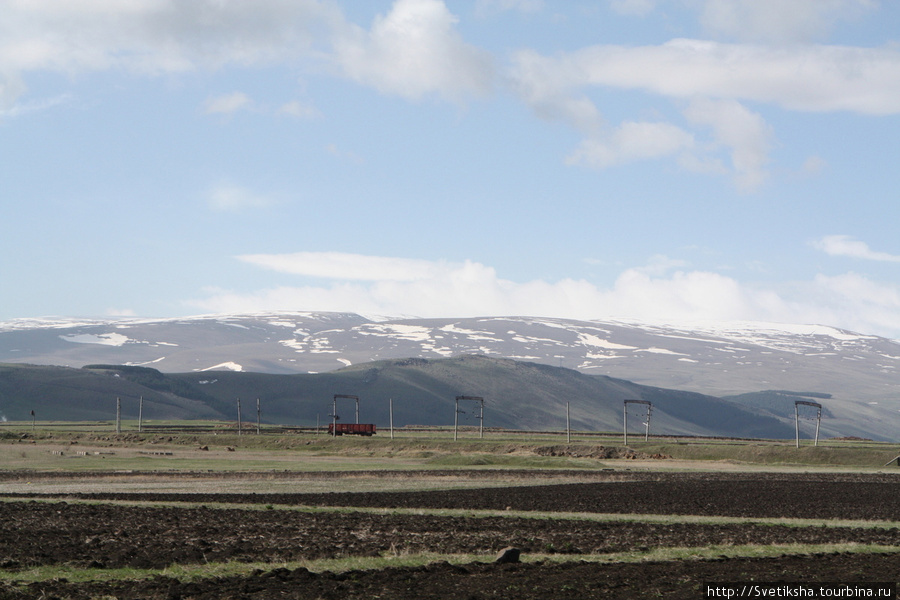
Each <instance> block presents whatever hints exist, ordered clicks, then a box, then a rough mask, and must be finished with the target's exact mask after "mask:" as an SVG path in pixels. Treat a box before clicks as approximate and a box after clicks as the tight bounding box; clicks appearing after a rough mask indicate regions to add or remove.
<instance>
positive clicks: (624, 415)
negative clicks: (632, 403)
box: [622, 402, 628, 446]
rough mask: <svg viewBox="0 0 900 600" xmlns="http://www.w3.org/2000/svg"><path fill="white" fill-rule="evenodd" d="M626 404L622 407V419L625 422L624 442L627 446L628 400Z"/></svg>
mask: <svg viewBox="0 0 900 600" xmlns="http://www.w3.org/2000/svg"><path fill="white" fill-rule="evenodd" d="M624 406H625V407H624V408H623V409H622V421H623V423H624V425H623V428H622V432H623V433H624V436H623V437H624V438H625V441H624V442H623V444H624V445H625V446H627V445H628V402H625V405H624Z"/></svg>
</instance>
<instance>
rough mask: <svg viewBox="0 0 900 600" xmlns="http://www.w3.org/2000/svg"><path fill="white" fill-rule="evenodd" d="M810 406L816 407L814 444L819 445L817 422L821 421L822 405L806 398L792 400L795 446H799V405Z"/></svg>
mask: <svg viewBox="0 0 900 600" xmlns="http://www.w3.org/2000/svg"><path fill="white" fill-rule="evenodd" d="M801 404H803V405H804V406H812V407H813V408H815V409H816V441H815V445H816V446H818V445H819V423H821V421H822V405H821V404H819V403H818V402H809V401H808V400H794V432H795V434H796V436H797V447H798V448H799V447H800V405H801Z"/></svg>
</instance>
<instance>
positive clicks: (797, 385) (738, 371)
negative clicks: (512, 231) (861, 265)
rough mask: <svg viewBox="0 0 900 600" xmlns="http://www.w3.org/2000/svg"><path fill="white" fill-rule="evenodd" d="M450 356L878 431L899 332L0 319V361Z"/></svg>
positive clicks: (320, 364) (299, 369)
mask: <svg viewBox="0 0 900 600" xmlns="http://www.w3.org/2000/svg"><path fill="white" fill-rule="evenodd" d="M460 354H484V355H487V356H492V357H503V358H512V359H516V360H521V361H530V362H536V363H544V364H549V365H553V366H562V367H567V368H571V369H577V370H579V371H581V372H584V373H587V374H597V375H609V376H612V377H617V378H622V379H627V380H630V381H634V382H636V383H640V384H644V385H653V386H659V387H666V388H674V389H681V390H688V391H695V392H701V393H705V394H711V395H715V396H726V395H733V394H740V393H744V392H755V391H760V390H792V391H798V392H816V393H819V394H827V395H831V398H830V399H828V400H824V401H823V404H824V405H827V406H828V408H829V410H831V412H832V413H833V415H834V417H835V418H852V419H853V420H855V421H860V420H862V421H871V422H872V423H873V424H877V427H878V429H879V431H880V432H881V434H882V435H885V436H887V437H894V436H893V435H892V432H893V431H894V430H895V428H897V427H900V377H898V368H900V343H898V342H896V341H893V340H890V339H886V338H881V337H878V336H872V335H861V334H856V333H852V332H849V331H845V330H840V329H835V328H832V327H826V326H818V325H784V324H766V323H728V324H709V323H707V324H703V323H694V324H689V325H666V324H648V323H638V322H627V321H614V320H607V321H575V320H568V319H555V318H536V317H481V318H458V319H452V318H444V319H384V318H378V319H376V318H366V317H364V316H361V315H357V314H347V313H308V312H297V313H267V314H253V315H209V316H198V317H191V318H179V319H155V320H153V319H119V320H71V319H43V320H33V319H27V320H26V319H22V320H15V321H10V322H4V323H0V362H7V363H33V364H54V365H68V366H73V367H79V366H83V365H86V364H92V363H94V364H96V363H105V364H129V365H143V366H150V367H154V368H156V369H159V370H160V371H163V372H170V373H174V372H192V371H194V372H197V371H207V370H216V369H218V370H244V371H259V372H266V373H309V372H325V371H332V370H335V369H338V368H341V367H345V366H349V365H352V364H359V363H364V362H369V361H373V360H381V359H390V358H409V357H419V358H441V357H450V356H455V355H460ZM791 408H793V407H791ZM873 426H874V425H873Z"/></svg>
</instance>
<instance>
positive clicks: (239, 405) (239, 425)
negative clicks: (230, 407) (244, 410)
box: [237, 398, 243, 435]
mask: <svg viewBox="0 0 900 600" xmlns="http://www.w3.org/2000/svg"><path fill="white" fill-rule="evenodd" d="M237 405H238V435H242V434H243V431H241V399H240V398H238V399H237Z"/></svg>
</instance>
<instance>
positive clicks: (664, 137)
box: [567, 122, 695, 168]
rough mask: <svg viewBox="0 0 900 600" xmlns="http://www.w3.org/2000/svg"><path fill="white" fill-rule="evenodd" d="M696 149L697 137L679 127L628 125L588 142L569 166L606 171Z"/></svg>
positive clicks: (569, 158) (666, 124)
mask: <svg viewBox="0 0 900 600" xmlns="http://www.w3.org/2000/svg"><path fill="white" fill-rule="evenodd" d="M694 145H695V144H694V136H693V135H691V134H690V133H688V132H686V131H684V130H683V129H681V128H679V127H677V126H675V125H671V124H669V123H632V122H626V123H622V124H621V125H619V127H617V128H616V129H615V130H614V131H612V132H611V133H610V134H609V135H606V136H602V137H601V136H598V137H592V138H588V139H586V140H584V141H583V142H582V143H581V145H580V146H579V147H578V148H577V149H576V150H575V152H573V153H572V154H571V155H569V157H568V158H567V162H568V163H569V164H584V165H588V166H591V167H596V168H606V167H610V166H613V165H618V164H623V163H629V162H633V161H637V160H646V159H651V158H660V157H664V156H670V155H673V154H679V153H681V152H683V151H685V150H689V149H691V148H693V147H694Z"/></svg>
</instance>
